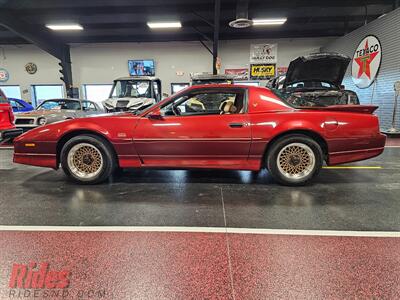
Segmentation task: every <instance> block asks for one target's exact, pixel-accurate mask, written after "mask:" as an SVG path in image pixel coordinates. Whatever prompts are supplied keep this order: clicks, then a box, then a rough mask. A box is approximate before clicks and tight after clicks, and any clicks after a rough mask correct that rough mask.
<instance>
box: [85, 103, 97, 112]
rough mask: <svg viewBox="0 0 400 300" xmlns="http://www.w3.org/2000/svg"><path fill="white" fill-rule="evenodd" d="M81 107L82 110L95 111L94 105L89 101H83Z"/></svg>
mask: <svg viewBox="0 0 400 300" xmlns="http://www.w3.org/2000/svg"><path fill="white" fill-rule="evenodd" d="M82 107H83V110H84V111H96V110H97V109H96V106H95V105H94V103H92V102H90V101H83V102H82Z"/></svg>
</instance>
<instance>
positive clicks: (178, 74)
mask: <svg viewBox="0 0 400 300" xmlns="http://www.w3.org/2000/svg"><path fill="white" fill-rule="evenodd" d="M183 75H185V72H183V71H176V76H183Z"/></svg>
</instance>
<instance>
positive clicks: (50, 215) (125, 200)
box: [0, 148, 400, 231]
mask: <svg viewBox="0 0 400 300" xmlns="http://www.w3.org/2000/svg"><path fill="white" fill-rule="evenodd" d="M11 161H12V150H11V149H0V180H1V185H0V224H1V225H85V226H91V225H120V226H202V227H203V226H207V227H208V226H214V227H223V226H224V225H225V223H224V218H225V219H226V226H227V227H244V228H270V229H316V230H319V229H320V230H361V231H363V230H367V231H400V148H386V150H385V152H384V154H382V155H381V156H379V157H377V158H374V159H371V160H367V161H363V162H358V163H353V164H350V165H351V166H370V167H380V168H373V169H323V170H322V171H321V173H320V175H319V177H318V178H317V179H316V180H315V182H314V183H313V184H312V185H310V186H306V187H300V188H292V187H283V186H279V185H277V184H276V183H274V182H273V181H272V179H271V177H270V176H269V174H268V173H267V172H266V171H262V172H260V173H256V172H247V171H241V172H239V171H215V170H214V171H204V170H195V171H165V170H163V171H161V170H127V171H125V172H124V173H123V174H122V175H121V176H119V177H117V178H114V179H113V180H112V181H111V180H110V183H108V184H102V185H96V186H81V185H76V184H74V183H71V182H69V181H68V180H67V179H66V177H65V176H64V174H63V172H62V171H60V170H59V171H53V170H50V169H43V168H36V167H29V166H23V165H17V164H13V163H12V162H11Z"/></svg>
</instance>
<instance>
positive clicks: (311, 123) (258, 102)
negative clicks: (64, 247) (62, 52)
mask: <svg viewBox="0 0 400 300" xmlns="http://www.w3.org/2000/svg"><path fill="white" fill-rule="evenodd" d="M376 109H377V106H368V105H333V106H327V107H295V106H293V105H291V104H289V103H288V102H286V101H285V99H282V98H280V97H279V96H278V95H277V94H276V93H274V92H273V91H271V90H269V89H267V88H264V87H255V86H245V85H232V84H209V85H199V86H192V87H189V88H187V89H185V90H182V91H181V92H178V93H177V94H174V95H172V96H171V97H169V98H166V99H165V100H163V101H161V102H160V103H156V104H154V105H153V106H151V107H148V108H146V109H143V110H136V111H135V112H125V113H118V114H104V115H102V116H96V117H92V118H81V119H74V120H69V121H65V122H60V123H55V124H50V125H46V126H43V127H40V128H36V129H33V130H31V131H29V132H26V133H25V134H23V135H22V136H20V137H18V138H17V139H16V140H15V142H14V151H15V152H14V161H15V162H16V163H21V164H28V165H35V166H42V167H50V168H54V169H57V168H58V167H59V166H60V165H61V167H62V168H63V170H64V172H65V173H66V174H67V175H68V176H69V177H70V178H71V179H73V180H74V181H77V182H79V183H86V184H94V183H99V182H103V181H106V180H108V179H109V178H112V177H111V175H112V174H113V172H114V171H115V170H117V169H118V168H171V169H193V168H208V169H231V170H251V171H259V170H260V169H262V168H267V169H268V170H269V172H270V173H271V175H272V176H273V178H275V179H276V180H277V181H278V182H280V183H282V184H286V185H302V184H306V183H307V182H309V181H310V180H312V179H313V178H314V177H315V176H316V175H317V174H318V172H319V170H320V169H321V168H322V165H323V163H324V162H325V163H326V164H328V165H336V164H341V163H347V162H351V161H357V160H363V159H367V158H371V157H374V156H377V155H379V154H380V153H382V152H383V150H384V145H385V139H386V137H385V136H384V135H382V134H381V133H380V130H379V121H378V117H377V116H376V115H374V114H373V112H374V111H375V110H376Z"/></svg>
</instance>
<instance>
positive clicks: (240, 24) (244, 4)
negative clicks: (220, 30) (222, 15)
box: [229, 0, 252, 28]
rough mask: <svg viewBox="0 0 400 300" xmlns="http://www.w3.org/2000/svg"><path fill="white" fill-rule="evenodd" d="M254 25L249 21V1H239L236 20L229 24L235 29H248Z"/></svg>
mask: <svg viewBox="0 0 400 300" xmlns="http://www.w3.org/2000/svg"><path fill="white" fill-rule="evenodd" d="M251 25H252V21H251V20H249V0H237V3H236V19H235V20H233V21H231V22H229V26H230V27H233V28H246V27H249V26H251Z"/></svg>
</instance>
